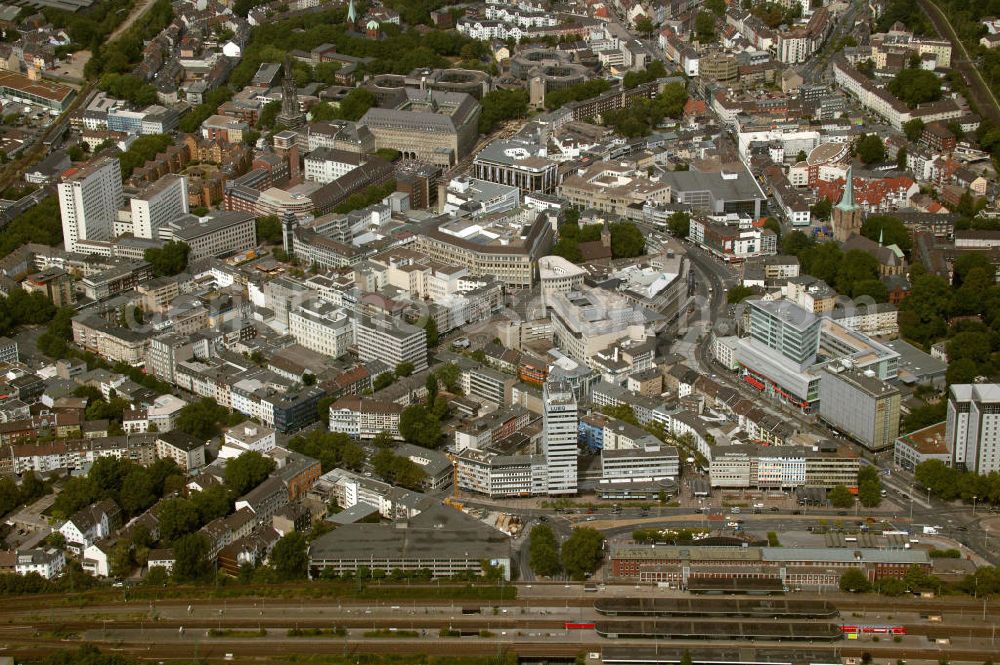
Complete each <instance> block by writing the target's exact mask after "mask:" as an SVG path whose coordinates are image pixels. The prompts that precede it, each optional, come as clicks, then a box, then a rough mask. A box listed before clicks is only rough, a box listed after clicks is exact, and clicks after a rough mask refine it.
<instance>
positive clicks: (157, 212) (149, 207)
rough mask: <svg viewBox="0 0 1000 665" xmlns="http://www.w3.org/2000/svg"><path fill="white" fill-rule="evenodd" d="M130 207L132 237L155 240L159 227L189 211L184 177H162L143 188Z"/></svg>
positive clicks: (171, 175)
mask: <svg viewBox="0 0 1000 665" xmlns="http://www.w3.org/2000/svg"><path fill="white" fill-rule="evenodd" d="M129 205H130V207H131V208H132V233H133V234H134V235H135V237H136V238H152V239H154V240H155V239H158V238H159V237H160V236H159V231H160V228H161V227H163V226H165V225H166V224H167V223H169V222H172V221H174V220H175V219H177V218H178V217H180V216H181V215H185V214H187V212H188V190H187V178H185V177H184V176H182V175H176V174H168V175H165V176H163V177H162V178H160V179H159V180H157V181H156V182H154V183H153V184H151V185H149V186H148V187H146V189H144V190H143V191H142V192H141V193H140V194H139V195H138V196H136V197H135V198H133V199H132V200H131V201H130V202H129Z"/></svg>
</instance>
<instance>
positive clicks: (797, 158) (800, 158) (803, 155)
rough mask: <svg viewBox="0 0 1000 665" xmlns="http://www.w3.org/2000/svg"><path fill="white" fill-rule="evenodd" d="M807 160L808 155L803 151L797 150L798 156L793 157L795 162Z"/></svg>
mask: <svg viewBox="0 0 1000 665" xmlns="http://www.w3.org/2000/svg"><path fill="white" fill-rule="evenodd" d="M807 159H809V155H807V154H806V151H805V150H799V152H798V154H797V155H795V161H796V162H804V161H806V160H807Z"/></svg>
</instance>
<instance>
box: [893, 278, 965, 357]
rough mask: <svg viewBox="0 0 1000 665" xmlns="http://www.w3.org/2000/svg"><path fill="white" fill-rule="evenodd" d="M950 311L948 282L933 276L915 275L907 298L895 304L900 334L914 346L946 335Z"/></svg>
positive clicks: (950, 295) (950, 297)
mask: <svg viewBox="0 0 1000 665" xmlns="http://www.w3.org/2000/svg"><path fill="white" fill-rule="evenodd" d="M951 309H952V293H951V289H950V288H948V282H947V281H946V280H945V279H944V278H943V277H939V276H937V275H919V276H917V277H915V278H914V279H913V282H912V288H911V290H910V295H909V296H908V297H907V298H906V299H904V300H903V302H901V303H900V304H899V329H900V332H901V333H902V334H903V336H904V337H906V338H908V339H910V340H913V341H915V342H917V343H918V344H927V343H928V342H931V341H933V340H935V339H940V338H941V337H944V335H945V333H946V332H947V325H946V324H945V321H946V320H947V318H948V316H949V315H950V313H951Z"/></svg>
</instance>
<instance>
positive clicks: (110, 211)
mask: <svg viewBox="0 0 1000 665" xmlns="http://www.w3.org/2000/svg"><path fill="white" fill-rule="evenodd" d="M123 201H124V194H123V193H122V169H121V164H120V163H119V161H118V160H117V159H115V158H114V157H102V158H100V159H98V160H95V161H94V162H93V163H91V164H88V165H87V166H85V167H83V168H81V169H70V170H69V171H67V172H66V173H65V174H64V176H63V181H62V182H61V183H59V212H60V214H61V216H62V225H63V239H64V241H65V246H66V251H67V252H75V251H77V243H78V242H79V241H81V240H111V238H112V234H113V230H114V225H115V220H116V219H117V217H118V208H120V207H121V206H122V203H123Z"/></svg>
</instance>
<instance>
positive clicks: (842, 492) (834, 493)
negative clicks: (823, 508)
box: [826, 485, 854, 508]
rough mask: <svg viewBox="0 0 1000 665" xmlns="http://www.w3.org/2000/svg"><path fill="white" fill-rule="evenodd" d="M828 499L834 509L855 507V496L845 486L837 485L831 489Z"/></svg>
mask: <svg viewBox="0 0 1000 665" xmlns="http://www.w3.org/2000/svg"><path fill="white" fill-rule="evenodd" d="M826 498H828V499H829V500H830V503H831V504H832V505H833V507H834V508H850V507H851V506H853V505H854V495H853V494H851V491H850V490H849V489H847V488H846V487H844V486H843V485H836V486H834V487H832V488H830V491H829V492H827V495H826Z"/></svg>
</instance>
